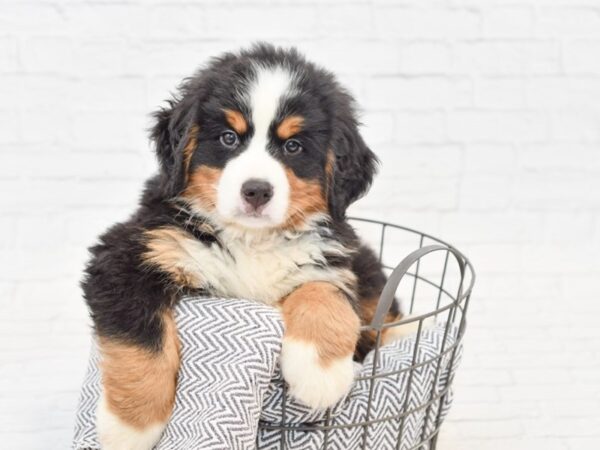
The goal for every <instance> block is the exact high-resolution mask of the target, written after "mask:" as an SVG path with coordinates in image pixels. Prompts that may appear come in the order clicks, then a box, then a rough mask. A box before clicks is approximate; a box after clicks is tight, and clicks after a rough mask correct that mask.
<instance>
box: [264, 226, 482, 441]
mask: <svg viewBox="0 0 600 450" xmlns="http://www.w3.org/2000/svg"><path fill="white" fill-rule="evenodd" d="M350 221H351V223H352V224H353V226H355V227H356V228H357V229H358V231H359V234H361V236H362V237H363V239H364V240H365V241H366V242H367V243H370V244H371V245H372V246H373V247H374V248H376V249H378V256H379V261H380V262H381V263H382V265H383V267H384V270H386V271H387V273H388V280H387V283H386V285H385V287H384V289H383V292H382V293H381V295H380V298H379V301H378V304H377V308H376V311H375V314H374V317H373V320H372V321H371V323H370V324H368V325H364V326H363V327H362V328H361V331H371V332H373V333H375V346H374V348H373V350H372V352H373V368H372V371H371V373H370V375H368V376H362V377H359V378H357V380H356V381H362V380H366V381H368V382H369V383H370V384H369V393H368V400H367V408H366V414H365V418H364V420H361V421H358V422H354V423H349V424H334V423H332V415H331V410H327V412H326V414H325V420H324V422H321V423H310V424H288V423H286V406H287V405H286V401H287V392H286V386H285V383H283V389H284V392H283V394H284V395H282V414H281V421H280V423H279V424H274V423H266V422H261V423H260V424H259V428H261V429H265V430H271V431H273V430H277V431H279V433H280V440H279V442H280V444H279V448H280V449H281V450H285V449H286V448H287V443H286V433H289V432H298V431H303V432H322V433H323V446H322V447H321V448H323V449H327V448H328V444H329V435H330V431H331V430H333V429H339V428H342V429H348V428H354V427H360V428H362V439H361V441H362V442H361V446H360V448H361V450H367V449H369V447H368V446H367V443H368V437H369V432H370V431H371V427H372V426H373V425H375V424H378V423H380V422H384V421H387V422H390V421H398V426H397V428H398V435H397V436H398V437H397V440H396V450H400V449H401V448H402V450H414V449H429V450H433V449H435V448H436V445H437V438H438V434H439V430H440V426H441V418H442V407H443V405H444V404H445V400H446V397H447V396H448V395H449V394H450V388H451V386H452V382H453V379H454V370H453V369H454V364H455V360H456V354H457V349H458V348H459V346H460V344H461V342H462V339H463V336H464V332H465V327H466V314H467V309H468V305H469V300H470V297H471V291H472V289H473V285H474V283H475V271H474V269H473V266H472V265H471V263H470V261H469V260H468V259H467V258H466V257H465V256H464V255H463V254H462V253H461V252H460V251H459V250H457V249H456V248H454V247H453V246H451V245H450V244H448V243H446V242H444V241H442V240H441V239H438V238H436V237H433V236H431V235H429V234H426V233H423V232H420V231H417V230H413V229H411V228H407V227H403V226H400V225H395V224H392V223H388V222H381V221H377V220H371V219H364V218H351V219H350ZM361 228H366V230H361ZM361 231H362V233H361ZM415 247H416V248H415ZM407 249H408V250H409V253H408V256H406V257H405V258H404V259H402V261H401V262H400V263H399V264H398V265H396V266H392V265H391V264H390V263H389V262H388V261H387V260H388V259H392V260H396V261H397V259H398V258H397V255H399V254H407V251H406V250H407ZM388 255H390V256H389V257H388ZM435 255H437V256H438V257H437V258H435V259H434V258H433V256H435ZM452 259H454V260H455V261H456V263H457V264H456V267H457V268H458V270H456V269H455V270H454V272H453V270H452V267H453V265H452V263H451V260H452ZM399 287H403V288H404V290H401V289H399ZM396 295H398V296H399V297H400V298H402V299H403V300H404V301H408V305H405V306H408V307H407V308H406V307H405V308H404V310H403V313H404V314H405V317H404V318H403V319H402V320H399V321H396V322H387V323H385V322H384V318H385V316H386V313H387V312H388V310H389V308H390V306H391V305H392V302H394V301H395V296H396ZM420 302H422V303H424V304H425V306H426V307H425V308H423V307H421V308H417V306H418V305H419V303H420ZM423 309H424V310H423ZM431 320H435V322H436V323H437V324H440V323H441V324H443V327H444V331H443V340H442V344H441V347H440V350H439V352H438V353H437V354H436V355H435V356H434V357H433V358H429V359H428V360H426V361H421V362H417V350H418V348H419V342H420V339H421V335H422V332H423V329H424V328H426V327H427V323H426V322H429V321H431ZM415 322H417V327H416V337H415V341H414V346H413V351H412V364H411V365H410V366H409V367H405V368H402V369H401V370H396V371H393V372H381V371H379V370H378V369H379V367H378V364H379V351H380V347H381V345H382V332H383V330H385V329H387V328H394V327H403V326H407V325H409V324H411V325H412V326H413V327H414V323H415ZM452 327H456V330H457V331H456V336H455V338H454V339H453V340H452V341H451V342H450V343H449V342H447V341H449V339H448V335H449V331H450V329H451V328H452ZM445 358H448V359H447V360H449V368H450V370H449V373H450V376H449V377H448V378H447V380H446V381H445V383H444V384H443V386H442V388H441V389H432V390H431V395H429V398H428V399H427V401H425V402H423V403H421V404H418V405H416V406H414V407H412V408H410V409H409V401H408V399H409V397H410V393H411V388H412V382H413V374H414V372H415V370H416V369H418V368H419V367H421V366H423V365H425V364H434V365H435V372H434V379H433V380H434V381H433V382H434V385H437V383H438V381H440V372H441V366H442V360H443V359H445ZM402 372H404V373H407V381H406V394H405V395H404V396H403V398H400V399H399V402H400V404H401V405H402V406H401V409H400V413H399V414H394V415H388V416H384V417H378V416H377V415H374V413H373V408H372V404H373V392H374V386H375V382H376V380H378V379H382V378H384V377H391V376H399V374H400V373H402ZM436 408H437V410H436ZM419 410H425V415H424V424H423V426H422V427H421V435H420V438H419V442H417V443H416V444H413V445H411V446H410V447H407V446H406V445H402V438H403V433H404V428H405V422H406V418H407V417H408V416H409V415H410V414H413V413H415V412H416V411H419ZM432 417H433V419H431V418H432ZM430 420H433V422H434V423H433V426H432V424H431V423H429V421H430ZM401 445H402V447H401Z"/></svg>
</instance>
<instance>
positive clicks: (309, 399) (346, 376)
mask: <svg viewBox="0 0 600 450" xmlns="http://www.w3.org/2000/svg"><path fill="white" fill-rule="evenodd" d="M281 373H282V375H283V378H284V379H285V381H287V383H288V386H289V393H290V394H291V395H292V396H293V397H294V398H296V399H297V400H298V401H300V403H303V404H305V405H306V406H309V407H310V408H312V409H325V408H329V407H330V406H333V405H335V404H336V403H337V402H338V401H339V400H341V399H342V398H343V397H344V395H346V394H347V393H348V392H349V391H350V388H351V387H352V382H353V381H354V363H353V362H352V355H349V356H348V357H346V358H340V359H338V360H335V361H331V362H330V363H329V364H327V365H326V366H322V365H321V364H320V363H319V357H318V354H317V349H316V348H315V346H314V345H312V344H309V343H306V342H302V341H298V340H294V339H291V338H284V340H283V345H282V348H281Z"/></svg>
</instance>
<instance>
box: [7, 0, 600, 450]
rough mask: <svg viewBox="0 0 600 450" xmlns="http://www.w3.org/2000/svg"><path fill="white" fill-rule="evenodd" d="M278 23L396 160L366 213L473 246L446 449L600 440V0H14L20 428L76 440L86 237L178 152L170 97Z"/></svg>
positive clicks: (13, 191) (13, 382) (13, 263)
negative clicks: (166, 149)
mask: <svg viewBox="0 0 600 450" xmlns="http://www.w3.org/2000/svg"><path fill="white" fill-rule="evenodd" d="M257 39H264V40H269V41H272V42H274V43H278V44H285V45H287V44H293V45H297V46H299V48H300V49H301V50H303V51H304V52H306V53H307V54H308V56H309V57H310V58H311V59H313V60H316V61H317V62H320V63H323V64H324V65H326V66H327V67H328V68H330V69H331V70H333V71H335V72H336V73H337V74H339V77H340V78H341V80H342V81H343V82H344V83H345V84H346V85H347V86H348V87H349V88H350V89H351V90H352V92H353V93H354V94H355V96H356V97H357V99H358V102H359V104H360V105H361V106H362V108H363V110H364V115H363V122H364V134H365V137H366V139H367V140H368V142H369V143H370V145H371V146H372V148H373V149H374V150H375V151H376V152H377V153H378V154H379V156H380V157H381V160H382V169H381V173H380V176H379V177H378V179H377V181H376V183H375V186H374V188H373V190H372V192H371V194H370V195H369V196H368V197H367V198H366V199H365V200H364V201H362V202H361V203H360V204H359V205H357V207H356V208H355V210H354V212H355V213H360V214H362V215H365V216H369V217H378V218H385V219H387V220H390V221H396V222H399V223H402V224H405V225H408V226H412V227H416V228H419V229H422V230H424V231H428V232H431V233H433V234H436V235H439V236H441V237H443V238H445V239H447V240H449V241H451V242H452V243H454V244H455V245H456V246H458V247H459V248H460V249H462V250H463V251H464V252H465V253H466V254H467V255H468V256H469V257H470V258H471V259H472V261H473V263H474V264H475V267H476V269H477V270H478V274H479V279H478V284H477V286H476V290H475V295H474V297H473V299H472V309H471V311H470V320H469V329H468V333H467V334H468V341H467V344H466V349H465V359H464V363H463V366H462V367H461V373H460V375H459V378H458V380H457V386H456V401H455V405H454V408H453V410H452V412H451V415H450V418H449V420H448V421H447V423H446V425H445V427H444V430H443V433H442V438H441V442H440V445H439V448H440V449H442V450H450V449H456V450H471V449H472V450H487V449H502V450H504V449H511V450H520V449H528V450H529V449H544V450H555V449H561V450H562V449H565V450H574V449H592V448H600V414H599V411H600V382H599V380H600V350H599V347H600V329H599V326H598V322H599V320H600V319H599V314H600V294H599V289H600V257H599V254H600V153H599V152H600V148H599V143H600V1H598V0H543V1H542V0H521V1H519V0H495V1H492V0H490V1H483V0H464V1H461V0H454V1H452V0H448V1H443V0H412V1H411V0H403V1H398V2H394V1H384V0H380V1H377V0H371V1H362V0H347V1H338V0H326V1H319V2H317V1H316V0H312V1H311V0H306V1H305V0H294V1H293V2H287V1H283V0H279V1H277V0H272V1H267V0H264V1H263V0H254V1H252V2H242V1H239V2H237V1H216V0H213V1H203V2H199V1H180V2H176V3H175V2H173V3H170V2H166V1H156V2H141V1H135V0H134V1H121V0H114V1H110V2H104V1H98V0H97V1H89V0H79V1H78V0H73V1H64V2H58V1H51V0H49V1H39V2H37V1H15V2H12V3H11V2H7V1H2V2H1V3H0V208H1V209H0V253H1V270H0V442H1V444H0V446H1V447H3V448H10V449H59V448H60V449H62V448H68V446H69V441H70V437H71V431H72V424H73V413H74V408H75V405H76V401H77V396H78V388H79V384H80V382H81V380H82V376H83V372H84V368H85V360H86V355H87V349H88V333H89V321H88V319H87V314H86V310H85V307H84V304H83V302H82V300H81V293H80V290H79V287H78V281H79V279H80V274H81V270H82V266H83V264H84V261H85V260H86V247H87V246H88V245H90V244H91V243H92V242H93V241H94V238H95V236H97V235H98V233H100V232H101V231H102V230H103V229H105V228H106V227H107V226H108V225H110V224H112V223H113V222H115V221H117V220H121V219H123V218H125V217H126V216H127V215H128V214H129V212H131V210H132V208H133V206H134V205H135V203H136V199H137V197H138V194H139V191H140V186H141V183H142V181H143V180H144V179H145V178H146V177H147V176H148V175H150V174H151V173H152V172H153V171H154V170H155V161H154V158H153V155H152V153H151V150H150V147H149V144H148V140H147V133H146V131H145V129H146V128H147V127H148V126H149V124H150V122H149V118H148V114H149V113H150V112H151V111H152V110H155V109H156V108H157V106H158V105H159V104H160V102H161V101H162V100H163V99H165V98H167V97H168V95H169V92H170V91H172V90H173V89H174V87H175V86H176V84H177V83H178V81H179V80H180V79H181V78H182V77H184V76H187V75H190V74H191V73H192V72H193V70H194V69H195V68H197V67H198V66H199V65H200V64H201V63H202V62H203V61H205V60H206V58H208V57H209V56H211V55H215V54H218V53H220V52H222V51H224V50H230V49H236V48H238V47H239V46H241V45H247V44H249V43H250V42H252V41H255V40H257Z"/></svg>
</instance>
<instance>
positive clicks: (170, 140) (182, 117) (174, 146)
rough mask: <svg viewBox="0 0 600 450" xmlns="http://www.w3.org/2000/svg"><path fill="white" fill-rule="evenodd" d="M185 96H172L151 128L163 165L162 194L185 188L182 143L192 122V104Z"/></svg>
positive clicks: (151, 134) (161, 169)
mask: <svg viewBox="0 0 600 450" xmlns="http://www.w3.org/2000/svg"><path fill="white" fill-rule="evenodd" d="M187 103H188V102H186V101H185V100H177V99H174V100H169V101H168V105H167V106H166V107H165V108H162V109H160V110H158V111H157V112H156V113H154V115H153V116H154V119H155V120H156V123H155V125H154V126H153V127H152V129H151V131H150V138H151V139H152V141H153V142H154V146H155V150H156V156H157V158H158V162H159V165H160V185H161V189H162V191H163V194H164V195H165V196H168V197H175V196H177V195H178V194H179V193H180V192H181V190H182V189H183V188H184V183H185V167H184V161H183V159H184V155H183V147H184V146H185V144H186V139H185V137H186V136H187V134H188V132H189V129H190V126H191V123H192V121H191V114H190V110H191V108H190V107H189V105H188V104H187Z"/></svg>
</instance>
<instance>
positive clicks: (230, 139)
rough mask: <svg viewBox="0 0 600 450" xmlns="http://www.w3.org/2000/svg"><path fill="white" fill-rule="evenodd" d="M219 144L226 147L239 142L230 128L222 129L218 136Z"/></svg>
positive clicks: (235, 145)
mask: <svg viewBox="0 0 600 450" xmlns="http://www.w3.org/2000/svg"><path fill="white" fill-rule="evenodd" d="M219 140H220V141H221V144H223V145H224V146H225V147H227V148H235V147H237V145H238V143H239V138H238V135H237V134H235V133H234V132H233V131H231V130H227V131H224V132H223V133H221V136H220V137H219Z"/></svg>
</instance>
